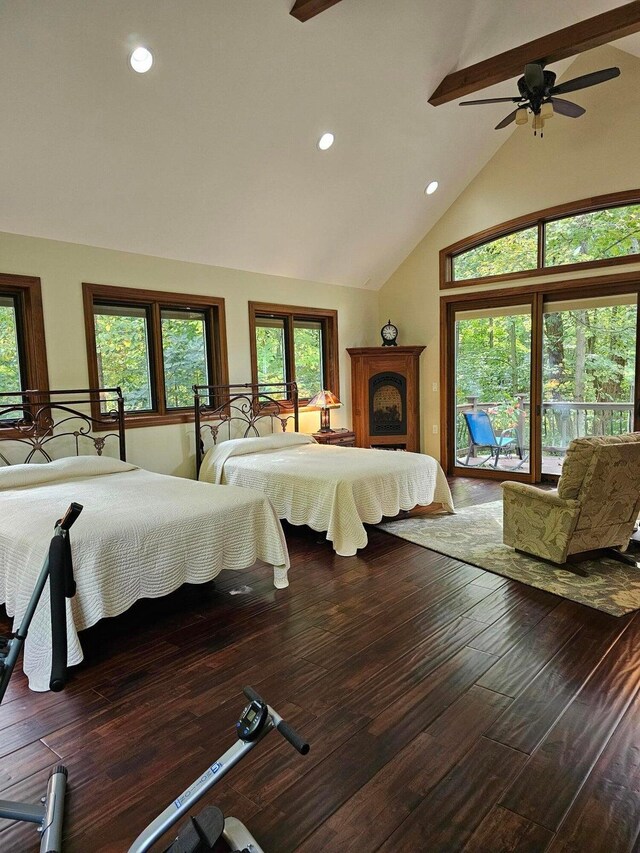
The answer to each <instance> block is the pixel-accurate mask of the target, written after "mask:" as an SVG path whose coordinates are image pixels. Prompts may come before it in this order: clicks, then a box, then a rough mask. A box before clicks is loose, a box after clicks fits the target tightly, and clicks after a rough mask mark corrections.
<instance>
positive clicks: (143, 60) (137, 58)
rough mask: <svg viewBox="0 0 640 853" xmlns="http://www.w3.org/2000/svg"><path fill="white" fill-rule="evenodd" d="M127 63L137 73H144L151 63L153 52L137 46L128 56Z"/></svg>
mask: <svg viewBox="0 0 640 853" xmlns="http://www.w3.org/2000/svg"><path fill="white" fill-rule="evenodd" d="M129 64H130V65H131V67H132V68H133V70H134V71H137V72H138V74H144V73H145V72H146V71H148V70H149V69H150V68H151V66H152V65H153V54H152V53H151V51H150V50H147V48H146V47H137V48H136V49H135V50H134V51H133V53H132V54H131V56H130V57H129Z"/></svg>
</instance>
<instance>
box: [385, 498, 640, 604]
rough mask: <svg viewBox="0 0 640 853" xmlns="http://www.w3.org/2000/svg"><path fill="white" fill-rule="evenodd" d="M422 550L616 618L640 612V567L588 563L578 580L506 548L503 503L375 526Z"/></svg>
mask: <svg viewBox="0 0 640 853" xmlns="http://www.w3.org/2000/svg"><path fill="white" fill-rule="evenodd" d="M376 526H377V527H378V528H379V529H380V530H384V531H386V532H387V533H392V534H393V535H394V536H399V537H400V538H401V539H408V540H409V542H415V544H416V545H422V547H423V548H430V549H431V550H432V551H437V552H438V553H439V554H445V555H446V556H447V557H453V558H454V559H456V560H461V561H462V562H463V563H470V564H471V565H472V566H478V567H479V568H481V569H487V571H489V572H494V573H495V574H497V575H502V576H503V577H507V578H513V579H514V580H517V581H521V582H522V583H526V584H529V586H535V587H538V589H545V590H547V591H548V592H553V593H555V594H556V595H561V596H563V597H564V598H570V599H571V600H572V601H577V602H579V603H580V604H586V605H587V606H588V607H594V608H595V609H596V610H603V611H604V612H605V613H611V614H612V615H613V616H622V615H624V614H625V613H630V612H631V611H633V610H637V609H638V608H640V569H634V567H633V566H629V565H626V564H625V563H619V562H617V561H616V560H609V559H600V560H585V561H584V562H581V563H580V564H579V568H580V569H581V570H582V571H584V572H586V573H587V575H588V576H587V577H580V576H579V575H576V574H574V573H573V572H569V571H565V570H564V569H560V568H558V567H556V566H554V565H552V564H551V563H545V562H543V561H542V560H537V559H535V558H534V557H528V556H526V555H524V554H517V553H516V552H515V551H514V550H513V548H509V547H508V546H506V545H503V544H502V501H495V502H493V503H488V504H480V505H479V506H474V507H468V508H467V509H461V510H458V512H457V513H456V515H433V516H424V515H423V516H419V517H418V516H417V517H415V518H406V519H400V520H398V521H387V522H384V523H382V524H378V525H376Z"/></svg>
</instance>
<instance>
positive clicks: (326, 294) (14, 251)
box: [0, 233, 378, 477]
mask: <svg viewBox="0 0 640 853" xmlns="http://www.w3.org/2000/svg"><path fill="white" fill-rule="evenodd" d="M0 272H3V273H11V274H19V275H30V276H39V277H40V279H41V281H42V298H43V304H44V322H45V334H46V339H47V356H48V362H49V380H50V384H51V387H52V388H86V387H87V385H88V372H87V355H86V343H85V333H84V320H83V312H82V290H81V284H82V282H83V281H89V282H93V283H97V284H111V285H118V286H122V287H140V288H148V289H153V290H167V291H180V292H183V293H194V294H195V293H197V294H207V295H212V296H221V297H224V299H225V308H226V318H227V345H228V350H229V380H230V381H231V382H249V381H251V364H250V355H249V320H248V307H247V303H248V301H249V300H261V301H264V302H279V303H285V304H290V305H305V306H313V307H315V308H335V309H337V310H338V342H339V347H340V395H341V399H342V401H343V403H344V405H343V407H342V408H341V409H338V410H336V411H334V412H332V414H331V421H332V424H333V425H336V426H348V425H350V424H351V373H350V371H351V366H350V359H349V355H348V353H347V352H346V347H353V346H369V345H372V344H374V343H377V340H376V338H377V333H378V300H377V293H372V292H368V291H365V290H361V289H357V288H351V287H338V286H335V285H328V284H318V283H315V282H309V281H298V280H292V279H287V278H280V277H277V276H267V275H260V274H257V273H250V272H242V271H240V270H231V269H224V268H221V267H210V266H204V265H199V264H189V263H184V262H182V261H171V260H166V259H163V258H154V257H148V256H145V255H134V254H128V253H126V252H116V251H112V250H110V249H99V248H94V247H90V246H80V245H75V244H72V243H62V242H57V241H53V240H43V239H39V238H36V237H23V236H19V235H15V234H6V233H0ZM318 425H319V415H318V413H317V412H309V413H306V414H303V415H302V418H301V430H302V431H303V432H313V431H314V430H316V429H317V428H318ZM127 450H128V453H127V455H128V458H129V460H130V461H132V462H134V463H135V464H137V465H141V466H143V467H145V468H148V469H149V470H151V471H159V472H161V473H167V474H178V475H180V476H187V477H190V476H193V472H194V456H193V454H194V435H193V425H192V424H181V425H177V426H173V425H169V426H158V427H150V428H141V429H130V430H129V431H128V433H127Z"/></svg>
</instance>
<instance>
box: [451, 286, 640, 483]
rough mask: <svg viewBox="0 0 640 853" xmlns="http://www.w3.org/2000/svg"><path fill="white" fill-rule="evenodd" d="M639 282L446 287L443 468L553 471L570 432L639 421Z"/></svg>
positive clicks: (590, 432) (527, 477)
mask: <svg viewBox="0 0 640 853" xmlns="http://www.w3.org/2000/svg"><path fill="white" fill-rule="evenodd" d="M639 292H640V281H634V280H631V281H630V282H629V283H624V282H622V281H607V282H599V283H593V284H591V283H589V284H587V283H586V282H583V283H581V284H580V283H576V282H567V283H566V284H565V283H556V284H554V285H551V286H547V287H546V289H545V288H544V287H543V286H538V287H537V289H536V290H535V291H534V292H532V293H529V294H527V295H524V294H516V293H514V292H513V291H512V292H511V293H509V294H506V293H505V294H504V295H503V294H501V293H500V291H493V292H491V293H483V294H481V293H478V294H467V295H462V294H460V295H458V294H456V295H455V296H450V297H449V296H447V297H444V298H443V300H442V302H443V305H442V308H443V311H442V326H441V328H442V338H441V340H442V386H443V402H444V405H445V410H446V421H445V423H444V424H443V431H444V436H443V442H442V459H443V461H444V463H445V465H446V470H447V472H448V473H450V474H457V475H461V476H472V477H490V478H500V479H513V480H520V481H523V482H538V481H540V480H541V479H551V480H557V478H558V476H559V475H560V473H561V471H562V465H563V462H564V459H565V457H566V453H567V448H568V446H569V444H570V442H571V441H572V440H573V439H574V438H579V437H582V436H599V435H602V436H605V435H621V434H623V433H626V432H631V431H634V430H638V429H640V377H639V373H640V364H639V358H638V352H639V350H640V331H639V326H640V318H639V312H638V295H639ZM590 294H594V295H590ZM595 294H597V295H595Z"/></svg>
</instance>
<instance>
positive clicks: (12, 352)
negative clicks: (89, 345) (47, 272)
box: [0, 274, 49, 394]
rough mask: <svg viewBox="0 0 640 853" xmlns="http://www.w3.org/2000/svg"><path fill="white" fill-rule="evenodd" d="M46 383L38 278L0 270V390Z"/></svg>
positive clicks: (38, 386)
mask: <svg viewBox="0 0 640 853" xmlns="http://www.w3.org/2000/svg"><path fill="white" fill-rule="evenodd" d="M48 387H49V381H48V375H47V357H46V349H45V341H44V321H43V316H42V301H41V295H40V279H38V278H29V277H27V276H17V275H2V274H0V393H4V394H6V393H10V392H11V391H22V390H25V389H27V388H37V389H39V390H47V388H48Z"/></svg>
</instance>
